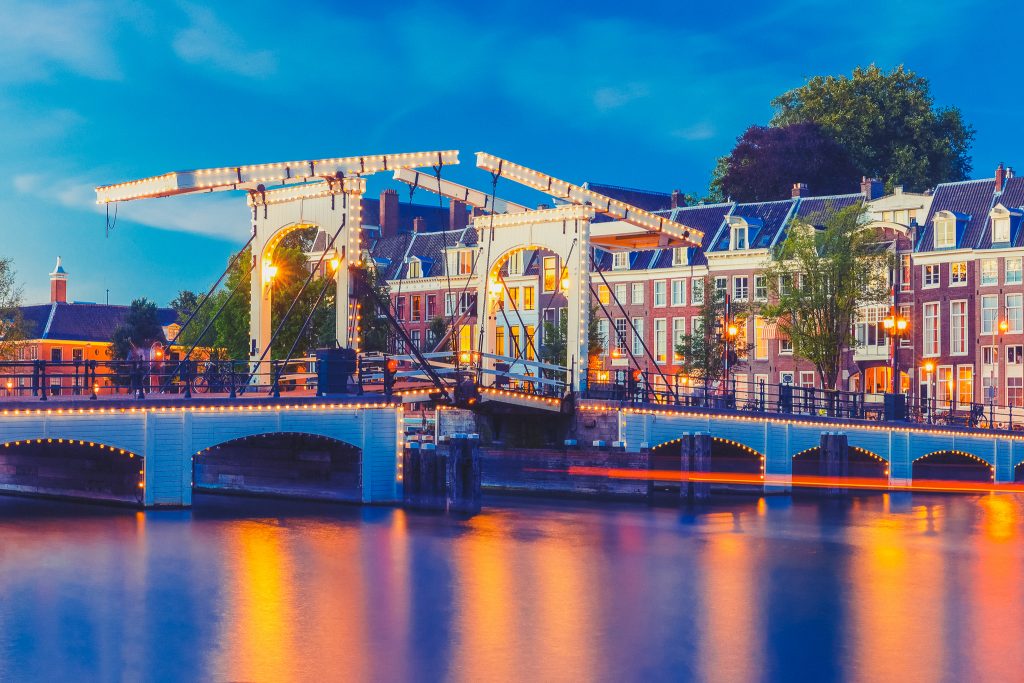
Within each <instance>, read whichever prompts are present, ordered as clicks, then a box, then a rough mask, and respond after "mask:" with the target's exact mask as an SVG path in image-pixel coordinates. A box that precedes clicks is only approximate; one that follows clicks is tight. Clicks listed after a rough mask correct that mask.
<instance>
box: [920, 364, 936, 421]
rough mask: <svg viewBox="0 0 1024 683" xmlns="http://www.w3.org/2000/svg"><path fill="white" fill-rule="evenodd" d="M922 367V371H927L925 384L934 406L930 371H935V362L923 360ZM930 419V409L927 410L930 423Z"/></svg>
mask: <svg viewBox="0 0 1024 683" xmlns="http://www.w3.org/2000/svg"><path fill="white" fill-rule="evenodd" d="M922 367H923V368H924V371H925V372H926V373H927V374H926V375H925V386H926V387H928V393H929V394H930V398H931V399H932V405H933V406H934V405H935V391H934V390H933V389H932V377H934V375H933V374H932V373H933V372H935V363H933V362H932V361H930V360H928V361H925V363H924V365H923V366H922ZM931 421H932V411H931V410H929V411H928V422H929V423H931Z"/></svg>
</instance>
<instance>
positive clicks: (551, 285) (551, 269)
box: [544, 256, 558, 292]
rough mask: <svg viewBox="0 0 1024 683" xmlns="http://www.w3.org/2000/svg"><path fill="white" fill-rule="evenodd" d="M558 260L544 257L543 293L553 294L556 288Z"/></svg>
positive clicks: (552, 257)
mask: <svg viewBox="0 0 1024 683" xmlns="http://www.w3.org/2000/svg"><path fill="white" fill-rule="evenodd" d="M557 280H558V259H557V258H556V257H554V256H545V257H544V291H545V292H553V291H555V288H556V287H557V286H558V282H557Z"/></svg>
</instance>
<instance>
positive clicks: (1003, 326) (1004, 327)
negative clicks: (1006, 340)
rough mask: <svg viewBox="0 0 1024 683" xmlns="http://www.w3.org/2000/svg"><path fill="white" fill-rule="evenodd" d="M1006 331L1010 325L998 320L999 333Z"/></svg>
mask: <svg viewBox="0 0 1024 683" xmlns="http://www.w3.org/2000/svg"><path fill="white" fill-rule="evenodd" d="M1008 329H1010V323H1008V322H1006V321H1005V320H1000V321H999V331H1000V332H1006V331H1007V330H1008Z"/></svg>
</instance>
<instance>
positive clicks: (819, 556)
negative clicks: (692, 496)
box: [0, 494, 1024, 682]
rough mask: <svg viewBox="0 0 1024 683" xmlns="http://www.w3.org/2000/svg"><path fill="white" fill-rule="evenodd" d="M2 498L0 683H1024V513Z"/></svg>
mask: <svg viewBox="0 0 1024 683" xmlns="http://www.w3.org/2000/svg"><path fill="white" fill-rule="evenodd" d="M485 503H486V505H487V507H486V509H485V512H484V513H483V514H481V515H479V516H476V517H473V518H472V519H468V520H467V519H461V520H460V519H453V518H449V517H445V516H442V515H432V514H418V513H417V514H412V513H407V512H404V511H402V510H393V509H388V508H358V507H347V506H341V505H320V504H313V503H296V502H287V501H274V500H257V499H244V498H231V497H216V496H197V499H196V505H195V507H194V508H193V509H192V510H190V511H189V510H185V511H156V512H148V513H141V512H138V513H137V512H134V511H127V510H121V509H107V508H103V507H97V506H89V505H77V504H69V503H62V502H56V501H43V500H28V499H16V498H0V679H2V680H5V681H6V680H82V681H85V680H89V681H91V680H140V679H142V680H168V681H170V680H245V681H285V680H316V681H327V680H346V681H358V680H385V681H387V680H465V681H490V680H501V681H532V680H552V681H557V680H564V681H586V680H608V681H622V680H645V681H654V680H691V679H695V680H709V681H756V680H775V681H792V680H852V681H872V682H874V681H904V682H905V681H937V680H950V681H954V680H959V681H978V680H993V681H1013V680H1022V678H1024V658H1022V654H1021V653H1022V650H1024V550H1022V548H1024V545H1022V540H1024V499H1022V498H1017V497H1014V496H1009V495H1001V496H997V495H988V496H939V495H917V494H914V495H911V494H892V495H882V494H878V495H872V496H866V497H862V498H856V499H853V500H849V501H822V500H813V499H812V500H799V499H798V500H793V499H790V498H788V497H777V498H768V499H749V500H741V501H732V502H716V503H714V504H712V505H710V506H708V507H706V508H701V509H690V510H683V509H678V508H670V507H654V508H651V507H646V506H643V505H620V504H608V503H576V502H564V501H563V502H550V501H537V500H526V501H523V500H519V499H511V498H490V499H486V501H485Z"/></svg>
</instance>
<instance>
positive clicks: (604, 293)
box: [597, 285, 612, 306]
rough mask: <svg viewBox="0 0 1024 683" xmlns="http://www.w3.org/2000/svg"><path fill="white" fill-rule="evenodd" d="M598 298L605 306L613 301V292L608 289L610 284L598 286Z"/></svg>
mask: <svg viewBox="0 0 1024 683" xmlns="http://www.w3.org/2000/svg"><path fill="white" fill-rule="evenodd" d="M597 300H598V301H600V302H601V303H602V304H604V305H605V306H607V305H608V304H610V303H611V301H612V297H611V292H610V291H609V290H608V285H598V286H597Z"/></svg>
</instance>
